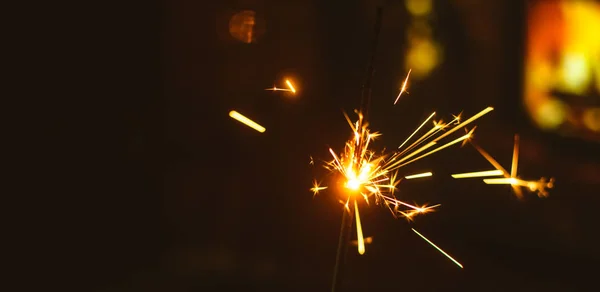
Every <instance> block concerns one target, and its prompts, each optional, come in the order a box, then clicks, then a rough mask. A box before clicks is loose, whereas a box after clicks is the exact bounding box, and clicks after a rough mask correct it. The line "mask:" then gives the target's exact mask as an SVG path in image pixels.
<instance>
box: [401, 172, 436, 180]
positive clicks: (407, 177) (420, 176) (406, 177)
mask: <svg viewBox="0 0 600 292" xmlns="http://www.w3.org/2000/svg"><path fill="white" fill-rule="evenodd" d="M432 175H433V173H431V172H424V173H417V174H413V175H407V176H405V177H404V178H405V179H413V178H422V177H428V176H432Z"/></svg>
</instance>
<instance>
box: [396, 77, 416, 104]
mask: <svg viewBox="0 0 600 292" xmlns="http://www.w3.org/2000/svg"><path fill="white" fill-rule="evenodd" d="M410 71H412V69H409V70H408V74H406V79H404V83H402V89H400V93H398V97H396V100H394V104H396V103H397V102H398V99H400V96H401V95H402V93H404V92H407V91H406V84H408V77H409V76H410Z"/></svg>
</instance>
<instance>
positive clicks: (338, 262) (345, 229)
mask: <svg viewBox="0 0 600 292" xmlns="http://www.w3.org/2000/svg"><path fill="white" fill-rule="evenodd" d="M353 209H354V208H353V207H350V210H349V211H348V210H345V209H344V210H343V214H342V224H341V226H340V237H339V239H338V247H337V253H336V255H335V268H334V270H333V282H332V285H331V292H335V291H339V290H341V284H342V275H343V274H344V267H345V264H346V253H347V251H348V243H349V242H350V235H351V234H352V233H351V231H352V221H353V219H354V210H353Z"/></svg>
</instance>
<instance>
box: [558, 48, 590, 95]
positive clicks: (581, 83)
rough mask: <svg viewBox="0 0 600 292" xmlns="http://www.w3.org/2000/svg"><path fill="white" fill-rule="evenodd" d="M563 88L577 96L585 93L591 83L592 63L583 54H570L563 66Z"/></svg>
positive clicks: (566, 56) (565, 56)
mask: <svg viewBox="0 0 600 292" xmlns="http://www.w3.org/2000/svg"><path fill="white" fill-rule="evenodd" d="M561 71H562V74H561V75H562V76H561V77H562V78H561V81H562V82H561V83H562V84H561V85H562V86H561V87H563V88H564V89H565V91H569V92H572V93H575V94H582V93H585V91H586V90H587V87H588V85H589V82H590V81H591V79H592V78H591V77H592V76H591V73H592V72H591V70H590V62H589V60H588V59H587V58H586V56H585V55H583V54H577V53H568V54H565V55H564V56H563V59H562V64H561Z"/></svg>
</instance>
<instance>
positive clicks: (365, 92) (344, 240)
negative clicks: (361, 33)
mask: <svg viewBox="0 0 600 292" xmlns="http://www.w3.org/2000/svg"><path fill="white" fill-rule="evenodd" d="M382 12H383V9H382V8H381V7H377V12H376V16H375V33H374V36H373V40H372V43H371V44H372V47H371V56H370V59H369V63H368V64H367V75H366V77H365V82H364V84H363V88H362V94H361V103H360V111H361V113H362V114H363V117H364V119H365V120H367V119H368V114H369V107H370V105H371V81H372V80H373V74H374V70H373V67H374V66H373V63H374V62H375V52H376V51H377V43H378V40H379V31H380V30H381V18H382V16H383V13H382ZM349 208H350V210H349V212H348V210H344V211H343V214H342V224H341V226H340V236H339V239H338V248H337V253H336V258H335V268H334V270H333V282H332V285H331V291H332V292H336V291H339V290H341V285H342V279H343V275H344V270H345V268H344V267H345V263H346V253H347V251H348V244H349V243H350V235H351V234H352V232H351V231H352V221H353V219H354V206H352V204H350V206H349Z"/></svg>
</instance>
